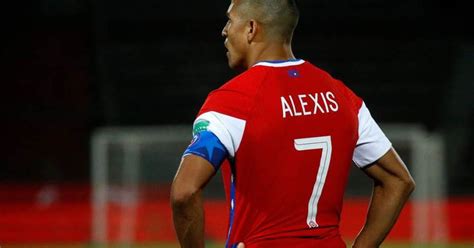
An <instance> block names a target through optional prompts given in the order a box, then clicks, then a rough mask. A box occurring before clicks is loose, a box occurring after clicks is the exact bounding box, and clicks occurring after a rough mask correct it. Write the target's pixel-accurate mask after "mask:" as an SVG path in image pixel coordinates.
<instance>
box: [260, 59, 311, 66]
mask: <svg viewBox="0 0 474 248" xmlns="http://www.w3.org/2000/svg"><path fill="white" fill-rule="evenodd" d="M304 62H305V61H304V60H302V59H289V60H271V61H260V62H258V63H256V64H255V65H253V66H252V67H254V66H259V65H261V66H269V67H286V66H295V65H301V64H303V63H304Z"/></svg>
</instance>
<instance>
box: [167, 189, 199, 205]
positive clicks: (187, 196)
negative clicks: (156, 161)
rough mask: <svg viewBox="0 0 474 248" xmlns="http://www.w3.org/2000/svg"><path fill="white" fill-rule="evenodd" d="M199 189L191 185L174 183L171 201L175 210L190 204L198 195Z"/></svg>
mask: <svg viewBox="0 0 474 248" xmlns="http://www.w3.org/2000/svg"><path fill="white" fill-rule="evenodd" d="M198 192H199V189H198V188H194V187H191V186H189V185H181V184H177V183H173V185H172V186H171V192H170V201H171V205H172V207H173V208H176V207H180V206H184V205H187V204H189V203H190V202H191V201H192V200H193V198H194V197H195V196H196V195H197V194H198Z"/></svg>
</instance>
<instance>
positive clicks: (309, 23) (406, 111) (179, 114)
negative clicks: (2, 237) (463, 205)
mask: <svg viewBox="0 0 474 248" xmlns="http://www.w3.org/2000/svg"><path fill="white" fill-rule="evenodd" d="M297 2H298V4H299V8H300V12H301V19H300V23H299V26H298V28H297V30H296V33H295V37H294V42H293V51H294V53H295V55H296V56H297V57H299V58H303V59H305V60H308V61H311V62H312V63H313V64H315V65H317V66H319V67H321V68H323V69H324V70H326V71H328V72H330V73H331V74H333V76H334V77H336V78H339V79H341V80H343V81H344V82H345V83H346V84H347V85H348V86H349V87H350V88H352V89H353V90H354V91H355V92H356V93H357V94H359V95H360V96H361V97H363V98H364V99H365V101H366V104H367V105H368V107H369V108H370V109H371V112H372V113H373V116H374V118H375V119H376V120H377V121H378V122H381V123H418V124H422V125H423V126H424V127H426V128H427V130H429V131H430V132H437V133H441V134H442V135H443V137H444V140H445V144H446V147H447V150H446V152H447V154H448V160H447V162H446V178H447V180H448V186H449V191H450V193H451V194H468V193H471V194H472V192H474V186H473V185H472V184H471V183H470V182H472V181H473V180H474V169H473V165H474V156H473V151H474V142H473V140H474V134H473V132H472V130H471V129H472V127H473V126H474V110H473V109H474V108H473V106H474V104H473V98H474V97H473V93H474V87H473V85H474V75H473V74H474V39H473V38H474V35H473V31H472V24H471V22H472V21H473V20H472V18H471V17H470V16H471V9H470V8H467V6H463V5H462V4H461V1H449V2H448V1H434V0H424V1H423V0H399V1H381V0H321V1H310V0H307V1H297ZM228 4H229V1H159V0H153V1H152V0H141V1H123V0H119V1H117V0H116V1H112V0H103V1H92V0H89V1H86V0H38V1H6V2H5V3H3V6H2V8H1V10H0V11H1V13H2V15H1V16H2V17H1V22H2V24H1V27H3V32H2V35H1V37H2V39H1V40H2V43H1V44H2V45H1V48H0V49H1V50H0V52H1V61H2V64H1V68H2V72H1V73H2V77H1V79H2V93H3V94H2V104H1V108H0V110H1V116H2V122H1V130H2V132H3V135H2V138H3V139H2V146H1V151H2V156H1V157H0V164H1V166H2V170H0V181H1V182H29V183H31V182H34V183H51V182H54V183H61V182H88V181H89V179H90V166H89V164H90V163H89V149H90V148H89V141H90V140H89V139H90V136H91V134H92V132H93V131H94V130H95V129H96V128H98V127H103V126H111V125H113V126H134V125H162V124H190V123H192V121H193V119H194V117H195V114H196V113H197V111H198V109H199V107H200V106H201V104H202V103H203V101H204V99H205V97H206V95H207V93H208V92H209V91H211V90H212V89H214V88H217V87H219V86H220V85H221V84H223V83H224V82H226V81H227V80H229V79H230V78H231V77H232V76H234V75H236V73H237V72H233V71H231V70H230V69H229V68H228V67H227V61H226V57H225V49H224V46H223V41H224V39H223V38H222V37H221V36H220V33H221V30H222V28H223V26H224V24H225V22H226V17H225V12H226V10H227V6H228Z"/></svg>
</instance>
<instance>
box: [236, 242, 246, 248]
mask: <svg viewBox="0 0 474 248" xmlns="http://www.w3.org/2000/svg"><path fill="white" fill-rule="evenodd" d="M237 248H245V245H244V243H242V242H240V243H239V244H238V245H237Z"/></svg>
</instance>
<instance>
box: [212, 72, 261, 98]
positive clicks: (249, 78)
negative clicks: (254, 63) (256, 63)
mask: <svg viewBox="0 0 474 248" xmlns="http://www.w3.org/2000/svg"><path fill="white" fill-rule="evenodd" d="M266 73H268V70H267V68H262V67H251V68H249V69H248V70H246V71H244V72H242V73H240V74H239V75H237V76H235V77H234V78H232V79H230V80H229V81H227V82H226V83H225V84H223V85H222V86H221V87H220V88H218V89H217V91H219V90H231V91H236V92H242V93H243V94H252V93H254V92H256V91H257V89H258V88H259V85H260V83H261V82H262V81H263V79H264V78H265V74H266Z"/></svg>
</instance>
